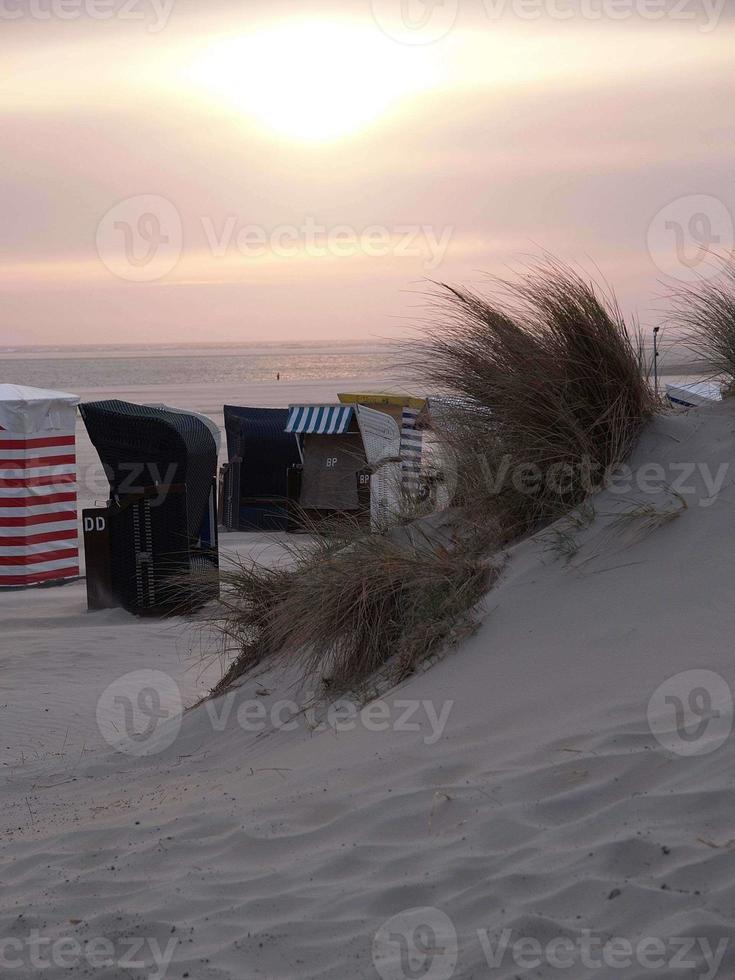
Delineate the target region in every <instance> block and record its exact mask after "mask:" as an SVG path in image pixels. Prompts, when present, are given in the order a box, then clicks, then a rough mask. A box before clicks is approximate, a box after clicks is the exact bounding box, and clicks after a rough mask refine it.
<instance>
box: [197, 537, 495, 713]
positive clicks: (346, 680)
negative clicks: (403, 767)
mask: <svg viewBox="0 0 735 980" xmlns="http://www.w3.org/2000/svg"><path fill="white" fill-rule="evenodd" d="M497 574H498V569H497V567H496V566H494V565H492V564H491V563H489V562H487V561H486V560H484V559H483V558H482V557H481V556H480V555H478V553H477V548H476V545H475V539H474V537H473V538H467V539H465V540H463V541H455V542H454V543H453V544H452V546H450V547H447V545H446V543H445V542H444V541H443V540H439V539H437V538H436V537H435V536H434V535H431V534H424V533H415V531H414V533H407V532H406V531H405V530H404V529H402V528H396V529H395V532H393V533H391V532H389V533H383V534H366V533H364V532H363V533H361V534H355V533H353V530H352V529H351V530H350V531H347V532H343V533H342V534H332V535H330V536H329V537H327V538H324V537H318V538H311V539H309V540H303V539H302V540H300V541H299V542H297V543H291V544H290V545H289V546H288V555H287V561H286V562H285V563H284V564H282V565H281V566H279V567H276V568H273V567H266V566H264V565H261V564H257V563H253V562H241V563H240V564H238V565H237V566H235V567H234V568H232V569H231V570H230V571H229V572H226V573H225V575H224V583H223V585H224V587H223V595H222V598H221V601H220V609H219V612H218V614H217V617H216V620H215V622H216V625H217V627H218V628H219V629H220V631H221V633H222V634H223V636H224V637H225V640H226V641H227V642H229V643H230V644H234V648H235V650H236V653H237V656H236V659H235V661H234V662H233V664H232V666H231V667H230V669H229V671H228V672H227V673H226V674H225V676H224V677H223V679H222V681H221V682H220V683H219V685H218V686H217V687H216V688H215V690H214V691H213V693H214V694H218V693H222V692H223V691H225V690H227V688H228V687H230V686H231V685H232V683H233V682H234V681H235V680H236V679H237V678H239V677H241V676H243V675H244V674H246V673H247V672H248V671H249V670H251V669H252V668H253V667H255V666H256V665H259V664H263V663H264V662H270V663H273V664H274V665H281V666H286V665H294V664H295V665H296V666H297V667H298V668H299V670H300V671H301V673H302V674H303V675H304V676H307V675H308V676H311V677H316V678H318V679H319V680H320V681H321V682H322V684H323V686H324V687H325V688H326V689H327V690H328V691H329V692H330V693H335V694H336V693H339V692H344V691H346V690H359V689H360V687H361V686H362V685H364V683H365V682H366V681H367V680H368V679H369V678H370V677H372V676H373V675H375V674H376V673H378V672H381V671H382V672H383V673H384V675H385V677H386V678H387V679H388V680H389V681H390V682H397V681H399V680H402V679H403V678H404V677H406V676H408V675H409V674H411V673H412V672H413V671H414V670H415V668H416V666H417V665H418V664H419V663H420V662H422V661H424V660H425V659H427V658H428V657H430V656H432V655H433V654H436V653H437V652H438V651H439V649H440V647H441V646H443V645H444V644H445V643H446V642H447V641H448V640H449V639H450V638H451V636H452V634H453V633H454V632H455V631H457V630H458V629H460V628H466V627H468V626H469V625H470V623H471V621H472V616H471V613H472V609H473V607H474V606H475V605H476V604H477V602H478V601H479V600H480V598H481V597H482V596H483V595H484V594H485V593H486V592H487V590H488V589H489V588H490V585H491V584H492V580H493V578H494V577H495V576H496V575H497Z"/></svg>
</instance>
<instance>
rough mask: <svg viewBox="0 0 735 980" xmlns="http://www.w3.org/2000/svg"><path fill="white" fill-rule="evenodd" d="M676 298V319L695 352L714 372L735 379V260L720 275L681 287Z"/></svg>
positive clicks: (690, 347)
mask: <svg viewBox="0 0 735 980" xmlns="http://www.w3.org/2000/svg"><path fill="white" fill-rule="evenodd" d="M673 302H674V315H673V320H674V322H675V323H678V324H679V325H680V326H683V327H684V329H685V336H686V343H687V346H688V347H689V349H690V350H691V351H692V353H693V354H695V355H696V356H697V358H698V359H699V360H700V362H701V363H702V364H703V365H706V366H707V367H708V369H710V370H711V371H712V372H713V374H725V375H727V376H728V377H729V378H730V379H735V261H733V260H730V262H729V263H728V264H726V265H725V267H724V271H723V273H722V275H721V276H720V278H718V279H715V280H702V281H701V282H698V283H695V285H693V286H683V287H681V289H679V290H678V291H677V292H676V293H675V294H674V297H673Z"/></svg>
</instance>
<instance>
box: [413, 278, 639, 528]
mask: <svg viewBox="0 0 735 980" xmlns="http://www.w3.org/2000/svg"><path fill="white" fill-rule="evenodd" d="M433 305H434V310H435V312H436V314H437V319H436V321H435V322H433V323H432V324H430V325H429V327H428V329H427V330H426V331H425V332H424V334H423V335H422V336H420V337H419V338H418V339H417V340H416V341H414V342H412V343H411V345H410V349H409V350H408V351H407V353H410V358H411V361H412V363H413V365H414V368H415V370H416V373H417V375H418V377H419V378H420V379H421V381H422V383H423V385H424V387H425V388H426V389H427V390H432V389H438V390H439V391H441V392H442V393H443V394H444V395H445V396H447V399H448V404H449V405H450V406H452V407H451V410H450V414H449V421H448V424H447V425H446V426H445V427H444V429H443V431H442V432H440V438H441V440H442V441H443V442H444V443H445V447H446V449H447V451H448V456H449V457H450V458H451V459H452V460H453V467H454V478H455V482H456V502H457V503H458V504H459V505H460V506H463V507H465V508H467V509H468V510H469V511H474V512H476V511H478V510H479V511H480V512H484V513H486V514H488V515H492V516H493V518H494V519H495V520H497V521H498V522H499V524H500V525H501V527H502V528H503V530H504V537H505V539H506V540H514V539H515V538H518V537H520V536H522V535H524V534H527V533H530V532H532V531H535V530H537V529H538V528H540V527H543V526H545V525H546V524H548V523H551V522H552V521H554V520H556V519H558V518H559V517H560V516H562V515H563V514H565V513H567V512H568V511H569V510H570V509H571V508H573V507H575V506H577V505H578V504H579V503H581V502H582V501H583V500H584V499H585V498H586V497H587V496H589V494H590V493H591V492H592V491H593V490H594V489H596V488H597V487H599V486H601V485H603V484H604V482H605V479H606V478H607V477H608V476H609V474H610V472H611V471H612V470H613V469H614V468H615V467H617V466H618V465H619V464H620V463H621V462H622V461H623V460H624V459H625V458H626V457H627V456H628V455H629V453H630V451H631V449H632V448H633V445H634V444H635V442H636V439H637V437H638V435H639V433H640V431H641V429H642V427H643V425H644V424H645V423H646V421H647V420H648V419H649V418H650V417H651V415H652V414H653V413H654V411H655V409H656V400H655V398H654V395H653V393H652V391H651V388H650V385H649V383H648V380H647V378H646V377H645V371H643V370H642V358H641V345H640V338H638V341H636V331H635V329H633V330H630V331H629V330H628V328H627V326H626V323H625V321H624V319H623V316H622V314H621V312H620V309H619V307H618V305H617V303H616V301H615V299H614V297H612V296H608V295H605V294H603V293H601V292H600V291H599V290H598V289H597V288H596V287H595V286H594V284H592V283H589V282H587V281H585V280H583V279H582V278H581V277H580V276H579V275H578V274H577V273H576V272H574V271H573V270H571V269H569V268H567V267H566V266H564V265H562V264H560V263H558V262H555V261H553V260H549V259H547V260H544V261H542V262H540V263H538V264H537V265H534V266H532V267H531V268H530V269H529V270H528V271H527V273H526V274H524V275H523V276H521V278H520V279H519V280H518V281H516V282H512V283H510V282H500V281H496V292H495V294H494V295H493V296H491V297H490V298H488V297H484V296H481V295H479V294H478V293H475V292H471V291H469V290H465V289H461V288H457V287H454V286H449V285H445V284H440V285H439V286H438V292H437V293H436V294H435V296H434V304H433ZM529 475H532V476H533V475H535V478H534V479H533V480H530V481H529ZM531 484H532V485H531Z"/></svg>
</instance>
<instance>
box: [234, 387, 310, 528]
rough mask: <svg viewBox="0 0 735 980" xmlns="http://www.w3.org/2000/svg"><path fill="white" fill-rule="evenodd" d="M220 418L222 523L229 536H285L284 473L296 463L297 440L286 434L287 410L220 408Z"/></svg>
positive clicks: (286, 519) (286, 497)
mask: <svg viewBox="0 0 735 980" xmlns="http://www.w3.org/2000/svg"><path fill="white" fill-rule="evenodd" d="M224 413H225V431H226V433H227V455H228V458H229V462H228V464H227V467H226V470H225V476H224V485H223V497H224V504H223V511H222V523H223V524H224V526H225V527H226V528H228V529H229V530H232V531H237V530H242V531H285V530H286V529H287V525H288V471H289V469H290V468H291V467H294V466H296V465H297V464H298V463H299V462H300V457H299V451H298V445H297V443H296V439H295V438H294V436H293V435H291V434H290V433H288V432H285V428H286V422H287V421H288V409H286V408H239V407H237V406H234V405H225V406H224Z"/></svg>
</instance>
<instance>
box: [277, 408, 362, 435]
mask: <svg viewBox="0 0 735 980" xmlns="http://www.w3.org/2000/svg"><path fill="white" fill-rule="evenodd" d="M288 411H289V414H288V422H287V423H286V432H293V433H307V434H317V435H330V436H331V435H341V434H342V433H343V432H347V430H348V429H349V427H350V423H351V422H352V417H353V415H354V414H355V409H354V407H353V406H352V405H291V406H290V407H289V410H288Z"/></svg>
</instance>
